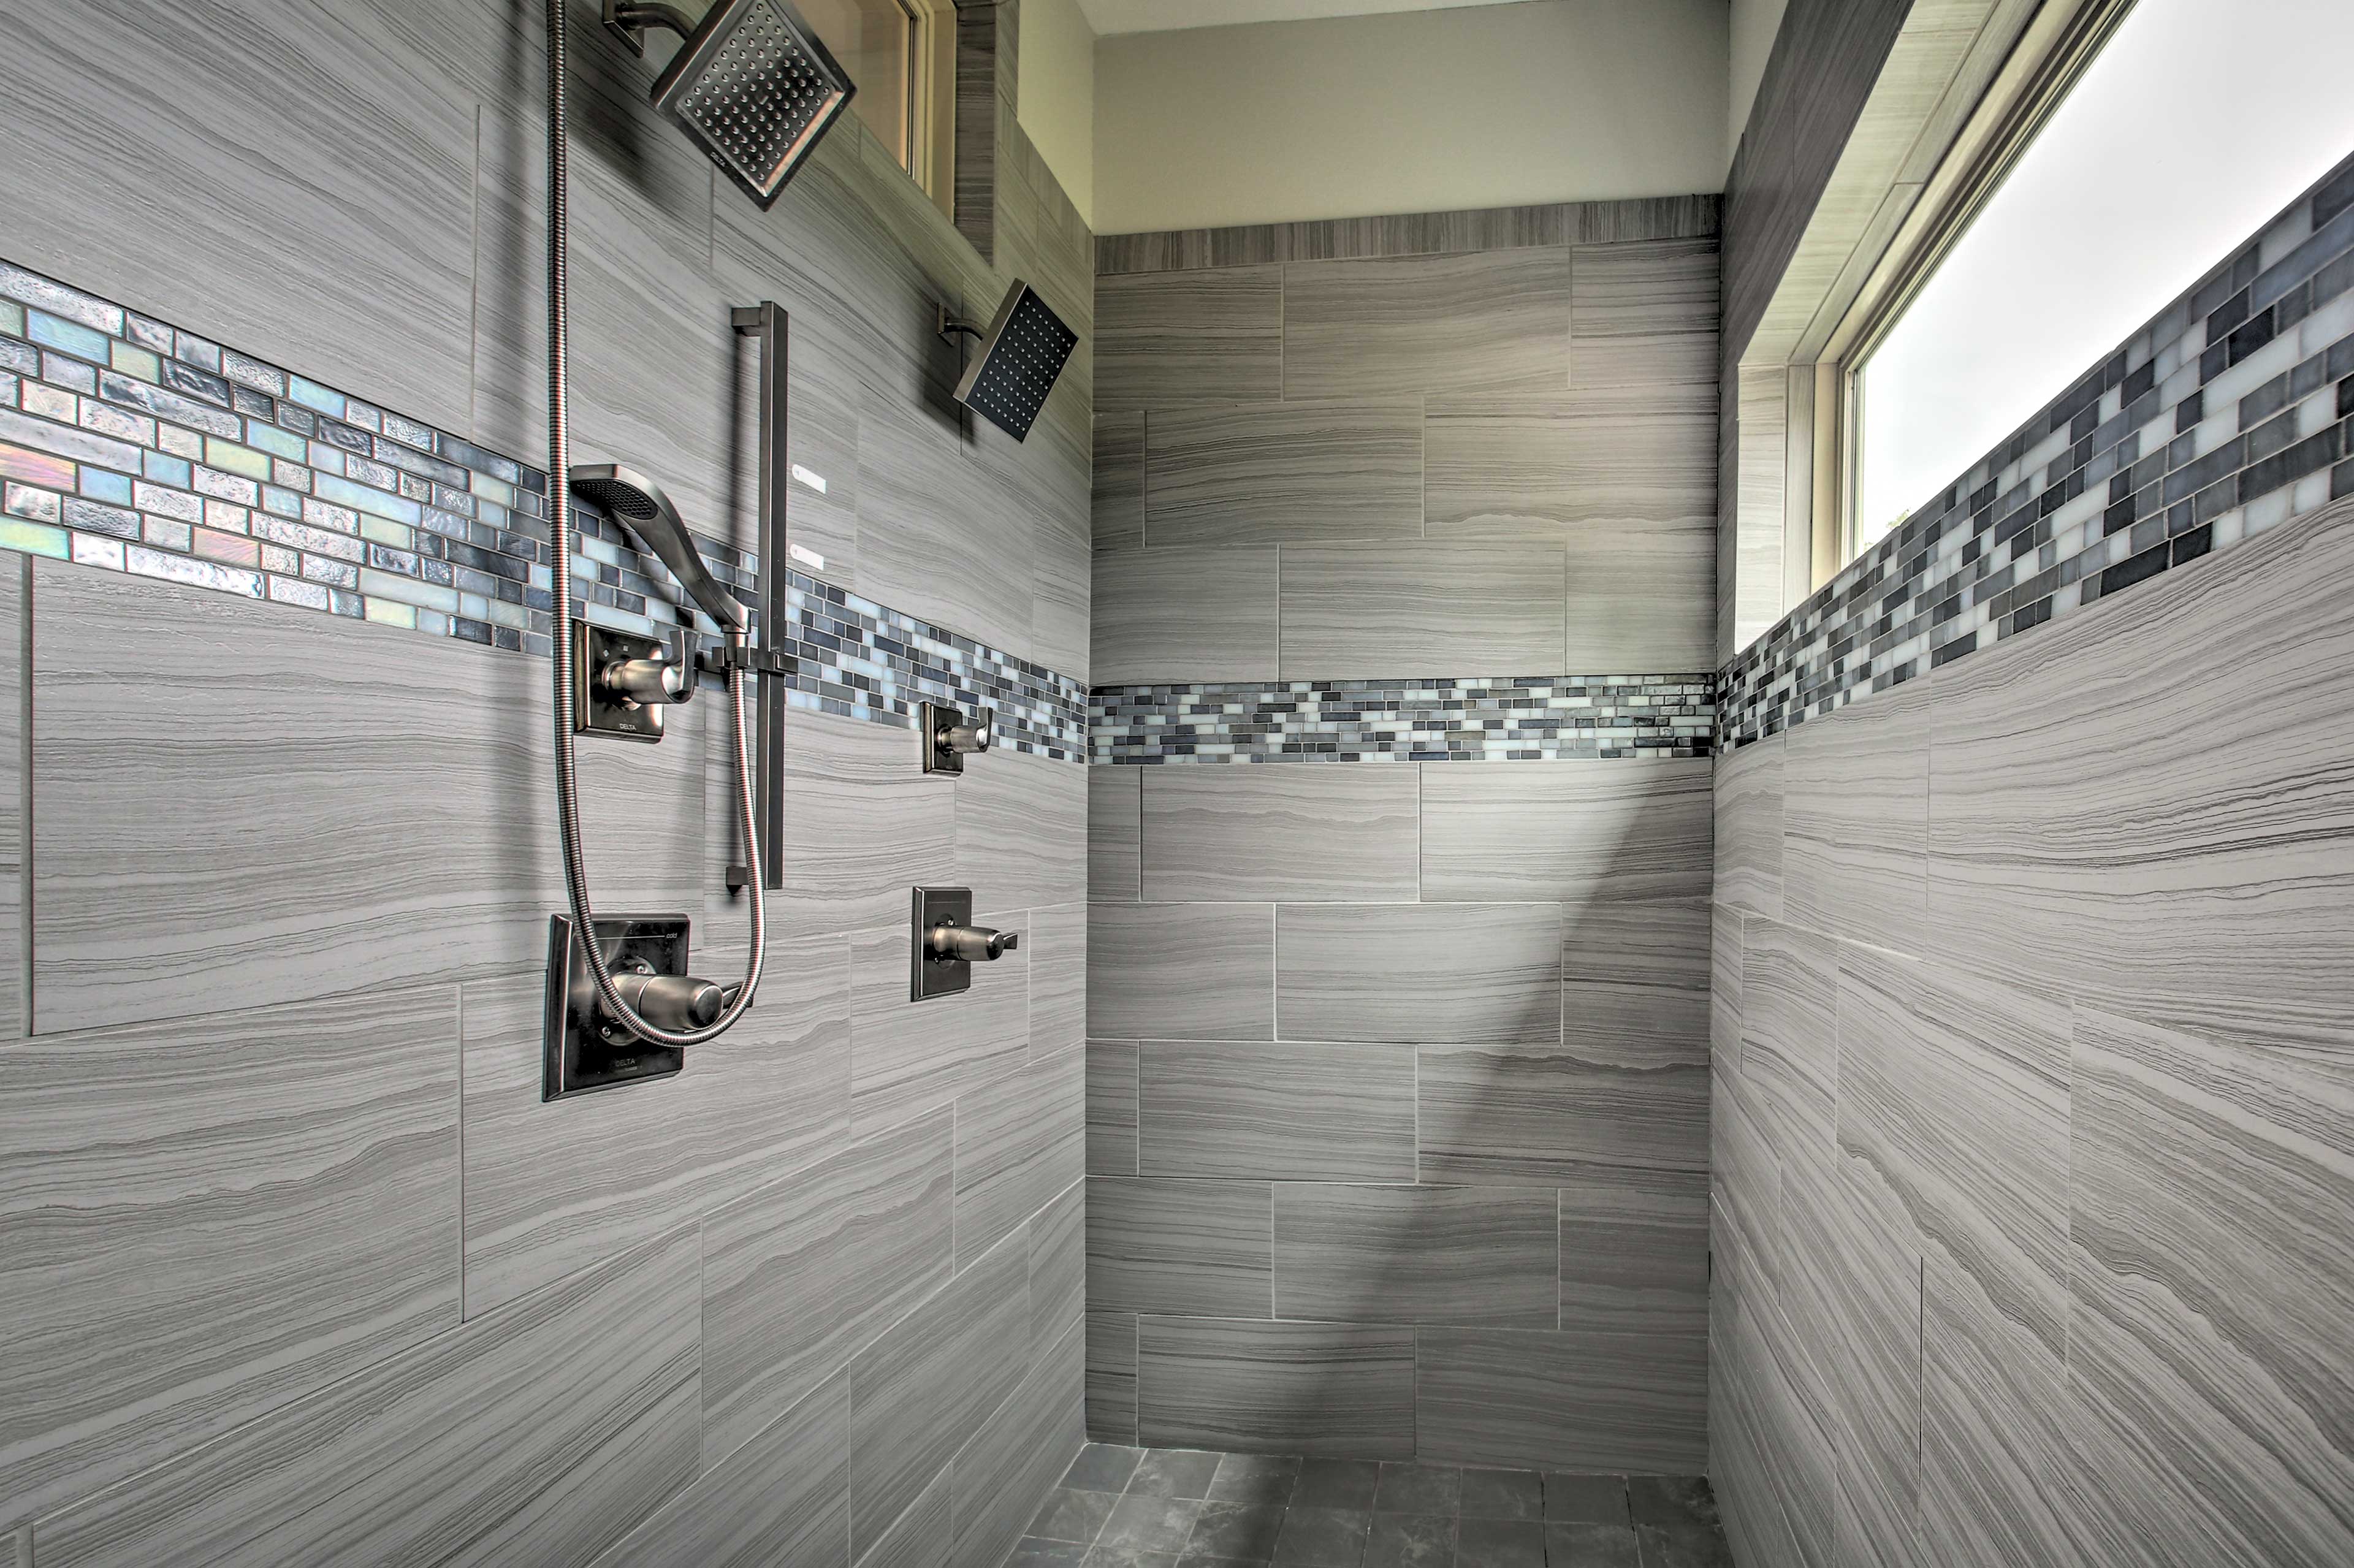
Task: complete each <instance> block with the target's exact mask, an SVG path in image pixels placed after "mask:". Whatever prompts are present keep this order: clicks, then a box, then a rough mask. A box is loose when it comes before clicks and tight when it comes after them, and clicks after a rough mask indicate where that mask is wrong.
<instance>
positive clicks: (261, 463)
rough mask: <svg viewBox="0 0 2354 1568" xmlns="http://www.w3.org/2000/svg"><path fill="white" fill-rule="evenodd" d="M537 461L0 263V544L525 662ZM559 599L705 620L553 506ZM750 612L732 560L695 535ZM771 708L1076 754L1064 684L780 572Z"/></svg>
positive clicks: (543, 537) (656, 629)
mask: <svg viewBox="0 0 2354 1568" xmlns="http://www.w3.org/2000/svg"><path fill="white" fill-rule="evenodd" d="M546 490H547V481H546V475H545V474H544V473H543V472H542V471H539V470H537V469H535V468H532V467H531V466H529V465H528V464H525V463H522V462H518V461H515V460H514V459H513V458H510V457H505V456H503V455H501V454H500V453H497V452H494V451H490V450H485V449H483V448H482V447H478V446H476V445H474V444H473V443H472V442H471V441H468V440H464V439H463V438H462V437H459V436H455V435H452V434H451V433H450V432H448V431H446V430H438V429H433V428H432V427H431V426H429V425H422V424H419V423H418V422H417V421H416V420H414V419H409V418H404V417H402V416H401V415H399V414H397V413H395V412H393V411H392V410H390V409H387V408H376V407H375V406H373V405H371V404H368V403H366V402H363V401H361V400H360V399H358V398H356V397H348V396H346V395H345V394H344V393H341V392H338V391H336V390H334V388H332V387H326V386H323V385H321V384H320V383H318V382H315V381H312V380H308V379H306V378H305V377H303V376H298V375H296V374H295V373H293V372H292V371H290V370H285V369H282V368H281V367H279V366H273V365H269V364H265V363H264V362H262V361H260V360H258V359H255V358H252V357H250V356H249V355H242V354H239V353H238V352H237V351H236V350H234V349H230V348H225V347H223V346H222V345H220V344H216V343H212V342H209V341H207V339H204V338H201V337H198V336H196V335H195V334H190V333H186V332H182V331H180V330H178V329H177V328H175V327H173V326H170V325H167V324H166V323H163V322H159V321H156V320H154V319H153V318H151V317H148V316H143V315H142V314H140V313H138V312H136V311H132V310H128V309H125V308H124V307H122V306H121V305H117V304H112V303H110V302H107V301H104V300H101V299H98V298H96V297H94V296H92V295H90V294H85V293H82V292H80V291H78V290H75V289H70V288H68V287H67V286H65V285H64V284H62V283H58V282H56V281H52V280H50V279H48V278H44V277H41V276H40V275H38V274H37V273H34V272H29V271H26V270H23V269H21V268H18V267H15V266H11V265H9V264H8V263H6V262H5V261H0V549H10V550H19V551H25V552H27V553H30V554H33V555H40V556H55V557H57V558H58V559H59V560H71V561H76V562H80V563H81V564H82V565H84V566H91V567H104V568H107V569H109V570H113V571H120V572H129V573H133V574H136V575H139V576H143V577H154V578H157V579H159V580H162V581H167V582H175V583H185V584H188V585H191V586H194V587H197V588H210V589H213V590H216V591H217V592H221V593H229V594H236V595H238V596H239V597H242V598H246V599H268V600H270V601H271V602H273V603H277V604H283V605H290V606H293V607H295V608H298V609H311V610H316V611H319V612H321V613H323V614H329V615H340V616H347V617H350V618H351V619H353V620H369V621H375V622H378V623H381V624H388V625H394V626H400V627H406V628H410V629H413V630H419V631H422V632H425V633H428V634H429V635H432V636H437V637H456V638H461V639H464V640H466V641H473V642H478V643H481V644H483V645H484V646H487V647H493V648H504V649H510V650H514V651H517V652H526V653H535V654H542V655H545V654H546V652H548V648H549V639H550V634H551V631H552V629H553V625H554V615H553V604H554V598H553V588H554V583H553V579H552V578H551V577H550V576H549V572H550V569H551V560H550V550H549V545H548V528H547V520H546ZM574 516H575V519H576V521H577V524H578V527H577V532H576V549H575V552H574V555H573V557H572V559H571V561H570V563H569V569H570V570H571V572H572V577H573V582H572V590H573V594H574V602H575V604H576V605H577V606H578V614H579V615H580V616H581V617H582V618H583V619H584V620H590V621H594V622H596V623H598V624H599V625H603V626H609V627H611V628H613V629H615V630H623V631H632V632H636V633H638V634H640V635H642V636H662V637H668V636H671V635H673V634H674V633H676V632H677V631H678V630H679V629H680V628H682V627H686V628H692V629H694V630H695V633H696V634H697V637H698V641H702V642H705V643H707V642H709V641H711V640H712V639H714V638H716V634H717V628H716V627H715V626H713V625H712V623H711V622H710V621H709V620H707V619H706V618H705V617H703V616H702V615H701V614H700V613H699V612H697V611H695V609H693V607H692V606H691V605H690V604H688V603H687V602H686V601H685V596H684V594H683V593H682V592H681V591H680V589H679V588H678V585H677V583H676V581H675V580H674V579H673V577H671V575H670V573H669V571H668V570H667V569H665V568H664V567H663V566H662V565H661V564H660V563H659V562H657V561H655V560H654V559H652V557H651V556H643V555H641V554H640V553H639V552H638V551H637V550H636V549H635V548H634V547H633V546H631V544H630V542H629V539H628V536H627V535H625V534H624V533H623V531H622V530H621V529H620V527H619V526H618V525H617V524H614V523H613V522H612V521H611V520H610V518H607V517H605V516H603V515H602V514H599V512H597V511H596V509H594V508H593V507H589V506H587V505H585V504H579V503H576V505H575V507H574ZM696 543H697V545H698V546H700V549H701V552H702V555H703V558H704V562H705V565H706V566H708V567H710V568H711V571H712V575H713V576H715V577H717V578H718V579H719V580H720V581H721V582H722V583H724V584H726V586H727V587H728V588H729V589H730V590H731V591H733V592H734V593H735V594H736V596H737V598H738V599H741V600H742V601H743V602H744V604H745V606H746V607H747V609H748V610H752V611H753V612H754V613H755V615H756V616H757V606H758V602H759V583H760V577H759V567H760V563H759V562H758V559H756V558H755V557H754V556H750V555H748V554H745V553H743V552H741V551H737V550H734V549H731V548H729V547H728V546H726V545H723V544H719V543H717V542H716V541H714V540H711V539H707V538H700V537H698V539H697V541H696ZM788 591H789V595H790V600H791V604H792V607H793V612H794V619H795V622H796V624H795V625H794V626H793V627H791V628H789V629H787V638H786V640H785V641H784V642H783V643H782V644H781V646H782V648H783V649H784V651H786V652H789V653H790V657H791V659H792V661H793V673H792V674H791V675H790V676H789V677H788V679H789V681H790V684H791V687H792V690H791V692H790V695H789V700H790V702H792V703H794V704H796V705H801V706H807V707H814V708H821V709H823V710H825V711H828V712H833V713H839V714H843V715H847V716H850V717H854V718H859V719H864V720H867V721H869V722H874V723H881V724H892V725H897V726H903V727H907V726H913V725H914V723H915V719H914V717H913V716H912V707H913V705H914V704H915V703H917V702H920V701H922V700H924V699H925V698H933V699H937V700H942V701H951V702H956V703H959V704H960V705H964V706H967V707H971V706H976V705H986V706H989V707H991V708H992V709H994V710H995V711H996V714H997V726H998V730H999V734H1000V736H1001V737H1002V741H1003V743H1004V744H1007V745H1009V746H1011V747H1013V749H1015V750H1019V751H1032V752H1037V753H1039V754H1041V755H1044V756H1048V757H1055V758H1068V759H1071V760H1074V761H1077V760H1082V759H1083V758H1084V755H1085V750H1086V734H1087V719H1086V702H1087V699H1086V692H1085V688H1083V687H1082V686H1080V685H1079V684H1078V683H1076V681H1073V680H1071V679H1070V678H1069V677H1067V676H1064V675H1059V674H1056V673H1055V672H1053V671H1051V670H1047V669H1044V668H1042V667H1041V666H1038V665H1035V664H1032V663H1029V662H1026V661H1023V660H1021V659H1018V658H1015V657H1013V656H1012V655H1010V654H1006V653H1003V652H999V651H997V650H995V649H991V648H988V647H985V646H983V645H981V644H979V643H976V642H974V641H972V640H970V638H966V637H962V636H960V635H958V634H957V633H956V632H954V631H951V630H948V629H946V628H942V627H937V626H931V625H928V624H926V623H924V622H921V621H918V620H914V619H913V618H911V617H907V616H903V615H900V614H898V613H897V612H896V611H895V610H891V609H885V608H883V607H882V606H879V605H874V604H869V603H867V602H865V601H864V600H862V599H855V598H853V597H851V596H849V595H846V594H844V593H843V592H842V591H841V590H840V589H837V588H833V587H832V586H831V585H827V584H822V583H820V582H818V581H817V580H816V579H814V578H809V577H800V576H798V575H795V576H792V577H790V581H789V583H788Z"/></svg>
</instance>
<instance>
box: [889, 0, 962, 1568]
mask: <svg viewBox="0 0 2354 1568" xmlns="http://www.w3.org/2000/svg"><path fill="white" fill-rule="evenodd" d="M985 14H986V13H984V15H985ZM955 1534H956V1531H955V1522H954V1520H951V1519H950V1518H949V1472H948V1471H947V1470H942V1471H941V1472H940V1473H939V1474H938V1475H937V1476H934V1477H933V1478H932V1482H931V1485H929V1486H928V1487H926V1488H925V1489H923V1490H922V1491H921V1492H920V1493H918V1494H917V1497H916V1500H915V1501H914V1502H912V1503H909V1504H908V1505H907V1512H905V1513H903V1514H901V1515H900V1516H899V1517H898V1518H897V1519H896V1520H893V1521H892V1525H891V1528H890V1529H888V1530H886V1531H884V1532H883V1534H882V1536H881V1538H880V1539H878V1540H877V1541H876V1542H875V1544H874V1545H872V1546H870V1547H868V1548H867V1549H866V1552H865V1555H864V1556H862V1557H860V1558H859V1559H858V1560H857V1561H858V1565H859V1568H948V1562H949V1551H950V1549H951V1546H952V1544H953V1542H954V1539H955Z"/></svg>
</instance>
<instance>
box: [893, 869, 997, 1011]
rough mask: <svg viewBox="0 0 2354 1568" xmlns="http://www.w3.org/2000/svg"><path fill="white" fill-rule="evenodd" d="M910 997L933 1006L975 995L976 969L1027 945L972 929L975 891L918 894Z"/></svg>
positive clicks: (943, 889) (962, 889)
mask: <svg viewBox="0 0 2354 1568" xmlns="http://www.w3.org/2000/svg"><path fill="white" fill-rule="evenodd" d="M911 924H912V929H911V930H910V932H909V935H910V937H911V938H913V941H912V944H911V949H910V953H909V969H908V974H907V996H908V999H909V1000H910V1001H930V1000H931V999H932V998H934V997H936V996H954V995H955V994H956V993H957V992H959V991H970V989H972V966H973V964H974V963H975V962H981V963H987V962H989V961H990V960H991V959H996V958H998V957H999V956H1000V955H1002V954H1005V953H1010V952H1012V951H1013V950H1014V949H1015V948H1019V947H1020V946H1021V945H1022V936H1021V933H1020V932H1018V931H999V930H995V929H993V928H991V927H987V926H978V927H977V926H975V925H974V924H973V923H972V889H971V888H970V887H918V888H917V889H916V897H915V909H914V919H913V921H912V923H911Z"/></svg>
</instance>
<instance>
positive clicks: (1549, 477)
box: [1428, 384, 1716, 665]
mask: <svg viewBox="0 0 2354 1568" xmlns="http://www.w3.org/2000/svg"><path fill="white" fill-rule="evenodd" d="M1428 434H1429V442H1430V451H1429V462H1430V469H1429V528H1430V534H1431V536H1432V537H1433V538H1438V537H1442V536H1444V537H1447V538H1524V537H1531V536H1534V537H1543V538H1563V537H1567V536H1571V535H1575V534H1576V533H1577V532H1578V531H1580V530H1582V529H1590V528H1593V527H1595V526H1596V525H1599V524H1607V525H1609V526H1611V527H1613V528H1619V529H1625V528H1630V527H1636V526H1643V527H1652V528H1667V527H1683V528H1689V527H1693V526H1699V527H1702V528H1704V529H1708V530H1711V531H1712V530H1713V527H1714V519H1715V514H1716V388H1715V387H1714V386H1713V385H1712V384H1711V385H1707V386H1700V387H1643V388H1632V389H1622V388H1617V387H1613V388H1610V389H1607V390H1602V391H1585V390H1578V391H1566V392H1559V393H1552V394H1547V395H1545V396H1543V397H1534V396H1526V395H1523V396H1519V397H1438V398H1433V399H1432V400H1431V403H1430V419H1429V430H1428ZM1702 663H1703V665H1707V664H1710V663H1712V661H1703V662H1702Z"/></svg>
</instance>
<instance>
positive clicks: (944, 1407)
mask: <svg viewBox="0 0 2354 1568" xmlns="http://www.w3.org/2000/svg"><path fill="white" fill-rule="evenodd" d="M1029 1270H1030V1249H1029V1245H1028V1243H1027V1241H1026V1240H1025V1238H1023V1236H1021V1235H1020V1234H1015V1235H1012V1236H1009V1237H1007V1238H1006V1239H1005V1240H1004V1241H1002V1242H1000V1243H999V1244H998V1245H996V1246H995V1247H994V1248H992V1249H991V1251H990V1252H989V1253H987V1254H986V1255H983V1256H982V1257H981V1259H980V1260H979V1261H978V1262H976V1263H974V1264H972V1265H971V1266H970V1267H968V1268H967V1269H966V1270H965V1271H964V1272H963V1273H962V1274H960V1275H958V1276H957V1277H956V1278H954V1279H953V1280H951V1281H949V1284H948V1286H947V1287H945V1288H943V1289H941V1290H938V1291H937V1292H935V1293H934V1294H933V1295H932V1297H931V1298H929V1299H928V1300H927V1301H925V1302H924V1303H923V1304H922V1305H921V1306H919V1307H917V1308H916V1309H915V1310H914V1311H913V1312H910V1313H909V1314H908V1315H907V1317H905V1318H903V1319H900V1320H899V1321H898V1322H897V1323H896V1324H894V1325H892V1326H891V1327H890V1328H889V1329H887V1330H885V1331H884V1333H883V1335H882V1337H881V1338H879V1339H877V1340H875V1341H874V1342H873V1343H872V1344H870V1345H868V1346H867V1347H866V1348H865V1349H864V1350H863V1351H859V1352H858V1354H857V1355H856V1356H855V1357H854V1358H853V1359H852V1360H851V1362H850V1554H851V1557H852V1560H853V1561H855V1560H856V1559H857V1558H858V1557H860V1556H861V1555H863V1554H864V1552H866V1550H867V1549H868V1548H869V1547H870V1546H872V1545H873V1544H874V1543H875V1542H876V1541H877V1540H878V1539H879V1538H880V1537H881V1536H882V1535H883V1533H884V1531H886V1530H887V1529H889V1527H890V1526H891V1524H892V1522H893V1521H894V1520H896V1519H897V1518H898V1517H899V1515H900V1514H901V1513H903V1512H905V1511H906V1510H907V1508H908V1507H910V1506H911V1505H912V1504H914V1503H915V1502H916V1501H917V1499H918V1498H919V1497H920V1496H921V1495H922V1493H923V1490H924V1489H925V1487H927V1486H928V1485H929V1484H930V1482H931V1479H932V1478H933V1477H934V1476H936V1475H938V1473H939V1472H940V1470H941V1469H943V1468H944V1467H946V1466H947V1465H948V1463H949V1461H950V1460H951V1459H953V1458H954V1457H956V1454H957V1450H959V1449H960V1448H962V1447H963V1446H965V1444H966V1442H967V1441H968V1440H970V1438H971V1436H972V1435H973V1434H974V1433H975V1432H977V1431H978V1430H980V1428H981V1422H982V1420H983V1419H984V1418H985V1417H987V1416H988V1414H989V1413H990V1412H991V1411H992V1410H994V1409H996V1408H997V1406H998V1405H999V1404H1001V1403H1002V1401H1003V1400H1004V1398H1005V1397H1006V1395H1008V1394H1009V1393H1013V1389H1014V1387H1015V1385H1016V1384H1017V1383H1020V1381H1021V1378H1022V1374H1023V1361H1024V1358H1023V1354H1022V1353H1021V1350H1022V1347H1025V1346H1026V1345H1027V1344H1028V1342H1029V1335H1030V1298H1029ZM1009 1352H1010V1353H1009Z"/></svg>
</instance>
